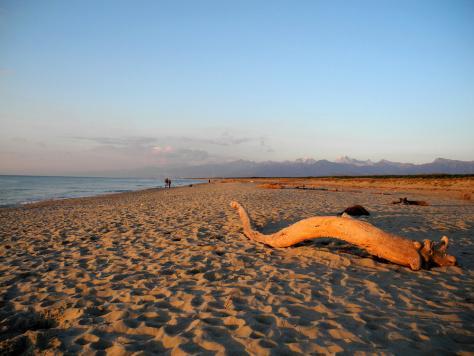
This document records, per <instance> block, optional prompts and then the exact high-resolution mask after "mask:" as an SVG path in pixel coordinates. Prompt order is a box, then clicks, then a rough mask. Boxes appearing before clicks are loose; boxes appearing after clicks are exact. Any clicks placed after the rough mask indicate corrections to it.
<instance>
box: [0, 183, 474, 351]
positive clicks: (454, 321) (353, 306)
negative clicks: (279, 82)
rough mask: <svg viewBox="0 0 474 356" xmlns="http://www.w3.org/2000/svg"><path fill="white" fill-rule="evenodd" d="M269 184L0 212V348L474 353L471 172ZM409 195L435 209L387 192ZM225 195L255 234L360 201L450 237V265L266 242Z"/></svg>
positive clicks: (395, 225)
mask: <svg viewBox="0 0 474 356" xmlns="http://www.w3.org/2000/svg"><path fill="white" fill-rule="evenodd" d="M272 182H273V183H275V181H271V180H265V181H261V180H259V181H255V180H253V181H251V180H241V181H238V180H221V181H216V182H213V183H211V184H201V185H194V186H192V187H180V188H173V189H151V190H146V191H140V192H133V193H123V194H115V195H109V196H102V197H93V198H82V199H68V200H62V201H53V202H44V203H38V204H32V205H29V206H24V207H21V208H8V209H1V210H0V350H1V352H0V353H6V354H8V353H19V352H24V353H28V352H30V353H36V354H44V353H45V354H53V353H55V354H56V353H69V354H93V353H97V354H103V353H106V354H110V355H121V354H132V353H137V354H157V353H159V354H173V355H180V354H234V355H243V354H258V355H270V354H271V355H279V354H309V353H339V352H345V353H347V354H354V353H359V354H361V353H377V354H402V353H406V354H428V353H429V354H437V355H438V354H453V353H457V354H473V353H474V200H473V199H474V196H472V199H471V198H470V196H471V195H470V194H472V192H473V186H474V184H473V180H472V179H465V180H461V181H453V180H451V181H450V180H441V182H440V185H436V184H434V183H433V182H432V181H427V180H425V181H422V182H418V183H417V184H413V183H414V182H415V181H406V180H393V181H388V180H385V181H384V180H373V181H370V180H369V181H347V182H342V181H338V180H334V181H321V180H320V181H318V182H315V181H306V182H305V181H301V180H299V181H298V182H296V183H294V182H293V183H292V182H288V181H283V182H282V181H281V180H280V181H276V182H277V183H278V184H282V185H284V186H285V185H286V187H287V188H290V189H267V188H265V187H262V186H263V185H264V184H269V183H272ZM290 183H291V184H290ZM301 184H305V187H313V188H318V189H312V190H303V189H294V188H295V187H296V186H299V185H301ZM405 196H407V197H409V198H411V199H420V200H424V201H427V202H428V203H429V205H428V206H404V205H394V204H391V202H392V201H393V200H396V199H398V198H401V197H405ZM231 200H237V201H239V202H240V203H242V205H243V206H245V208H246V209H248V212H249V214H250V217H251V218H252V220H253V222H254V226H255V227H256V228H257V229H258V230H259V231H262V232H265V233H270V232H274V231H277V230H279V229H280V228H282V227H285V226H288V225H289V224H291V223H293V222H296V221H298V220H300V219H303V218H307V217H311V216H316V215H335V214H337V213H339V212H341V211H342V210H343V209H344V208H346V207H348V206H350V205H353V204H360V205H363V206H364V207H365V208H367V209H368V210H369V212H370V213H371V215H370V216H369V217H366V218H364V219H365V220H366V221H368V222H370V223H371V224H374V225H375V226H377V227H379V228H381V229H383V230H386V231H388V232H392V233H396V234H399V235H402V236H405V237H408V238H410V239H413V240H418V241H422V240H423V239H425V238H429V239H432V240H436V241H438V240H439V238H440V237H441V236H443V235H447V236H449V238H450V241H451V245H450V247H449V252H450V254H452V255H454V256H456V257H457V260H458V263H459V266H453V267H441V268H433V269H431V270H420V271H416V272H415V271H411V270H410V269H409V268H406V267H402V266H398V265H395V264H391V263H386V262H384V261H381V260H378V259H375V258H373V257H371V256H370V255H368V254H367V253H365V252H364V251H362V250H360V249H358V248H355V247H353V246H351V245H348V244H346V243H343V242H340V241H337V240H334V239H329V238H328V239H318V240H312V241H307V242H304V243H301V244H299V245H297V246H293V247H289V248H281V249H274V248H270V247H267V246H265V245H262V244H258V243H255V242H253V241H250V240H248V239H247V238H246V237H245V236H244V235H243V233H242V226H241V222H240V220H239V218H238V215H237V213H236V212H235V210H233V209H232V208H231V207H230V206H229V203H230V201H231Z"/></svg>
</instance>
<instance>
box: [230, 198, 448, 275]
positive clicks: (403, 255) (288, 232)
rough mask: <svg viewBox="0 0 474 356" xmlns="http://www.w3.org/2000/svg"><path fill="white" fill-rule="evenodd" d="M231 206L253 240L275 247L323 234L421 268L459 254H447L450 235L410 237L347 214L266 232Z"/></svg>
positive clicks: (385, 257) (320, 217)
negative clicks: (437, 240) (436, 240)
mask: <svg viewBox="0 0 474 356" xmlns="http://www.w3.org/2000/svg"><path fill="white" fill-rule="evenodd" d="M231 206H232V207H233V208H235V209H237V211H238V213H239V215H240V220H241V221H242V225H243V229H244V234H245V235H246V236H247V237H248V238H249V239H251V240H254V241H258V242H261V243H264V244H266V245H269V246H272V247H288V246H292V245H295V244H297V243H299V242H302V241H305V240H309V239H316V238H321V237H332V238H336V239H339V240H344V241H346V242H349V243H351V244H353V245H356V246H358V247H360V248H362V249H364V250H366V251H367V252H368V253H370V254H371V255H374V256H377V257H380V258H383V259H386V260H388V261H390V262H393V263H395V264H399V265H402V266H407V267H410V268H411V269H412V270H419V269H420V268H421V267H422V266H425V267H429V266H430V265H433V264H434V265H441V266H442V265H454V264H455V263H456V258H455V257H453V256H449V255H446V249H447V246H448V238H447V237H446V236H443V238H442V239H441V242H440V243H439V244H433V243H432V242H431V241H429V240H425V241H424V244H423V245H422V244H421V243H420V242H418V241H412V240H408V239H406V238H403V237H401V236H397V235H394V234H390V233H388V232H385V231H383V230H380V229H378V228H376V227H375V226H373V225H371V224H369V223H368V222H365V221H359V220H356V219H353V218H351V217H349V216H347V215H343V216H341V217H338V216H316V217H312V218H308V219H304V220H301V221H298V222H296V223H295V224H293V225H291V226H288V227H286V228H284V229H282V230H280V231H278V232H276V233H274V234H270V235H265V234H262V233H260V232H258V231H256V230H254V229H252V227H251V222H250V218H249V216H248V214H247V212H246V211H245V209H244V208H243V207H242V205H240V204H239V203H238V202H236V201H233V202H232V203H231Z"/></svg>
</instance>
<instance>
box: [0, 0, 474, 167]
mask: <svg viewBox="0 0 474 356" xmlns="http://www.w3.org/2000/svg"><path fill="white" fill-rule="evenodd" d="M473 64H474V1H472V0H466V1H462V0H445V1H437V0H427V1H421V0H418V1H417V0H408V1H404V0H393V1H389V0H373V1H366V0H358V1H351V0H346V1H338V0H335V1H316V0H315V1H302V0H301V1H255V0H252V1H245V0H242V1H205V0H203V1H191V0H190V1H181V0H177V1H158V0H157V1H117V0H115V1H107V0H104V1H87V0H84V1H62V0H58V1H48V0H45V1H33V0H32V1H24V0H15V1H13V0H12V1H5V0H3V1H0V174H52V175H54V174H76V173H84V172H94V171H104V170H110V171H114V170H130V169H138V168H141V167H173V166H176V167H178V166H186V165H197V164H204V163H218V162H227V161H232V160H237V159H245V160H255V161H265V160H274V161H282V160H294V159H297V158H313V159H329V160H335V159H336V158H337V157H339V156H345V155H348V156H351V157H355V158H358V159H364V160H365V159H371V160H374V161H377V160H380V159H388V160H392V161H399V162H413V163H422V162H423V163H424V162H431V161H432V160H434V159H435V158H437V157H444V158H450V159H459V160H473V159H474V154H473V153H474V134H473V133H474V65H473Z"/></svg>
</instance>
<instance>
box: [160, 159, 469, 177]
mask: <svg viewBox="0 0 474 356" xmlns="http://www.w3.org/2000/svg"><path fill="white" fill-rule="evenodd" d="M168 174H170V175H173V176H179V177H309V176H315V177H317V176H346V175H348V176H364V175H405V174H407V175H408V174H474V161H456V160H450V159H444V158H437V159H435V160H434V161H433V162H431V163H424V164H413V163H399V162H391V161H387V160H381V161H379V162H372V161H370V160H367V161H360V160H356V159H353V158H350V157H347V156H345V157H342V158H339V159H338V160H337V161H335V162H330V161H328V160H319V161H316V160H314V159H298V160H295V161H283V162H274V161H266V162H254V161H245V160H238V161H233V162H227V163H218V164H206V165H200V166H191V167H189V166H188V167H182V168H175V169H173V170H171V171H170V172H168Z"/></svg>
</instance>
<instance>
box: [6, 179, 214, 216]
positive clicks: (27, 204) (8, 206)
mask: <svg viewBox="0 0 474 356" xmlns="http://www.w3.org/2000/svg"><path fill="white" fill-rule="evenodd" d="M91 179H93V178H91ZM198 184H207V181H206V182H194V181H193V183H189V184H188V183H186V184H182V185H177V186H173V187H171V189H174V188H181V187H188V186H190V185H191V186H192V185H198ZM158 189H169V188H166V187H165V186H156V187H146V188H142V189H130V190H119V191H110V192H101V193H98V194H93V195H84V196H76V197H74V196H73V197H58V198H45V199H40V200H35V201H27V202H19V203H14V204H5V205H0V210H1V209H15V208H23V207H30V206H34V205H37V204H44V203H54V202H59V201H64V200H69V199H86V198H94V197H104V196H111V195H117V194H127V193H133V192H141V191H146V190H158Z"/></svg>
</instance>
